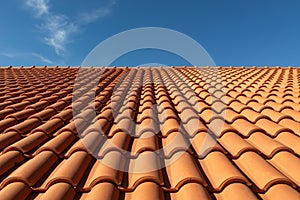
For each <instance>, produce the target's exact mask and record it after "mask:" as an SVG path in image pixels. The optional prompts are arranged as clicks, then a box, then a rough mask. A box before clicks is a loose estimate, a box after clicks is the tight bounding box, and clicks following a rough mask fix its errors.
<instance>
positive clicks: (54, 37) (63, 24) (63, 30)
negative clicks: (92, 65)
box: [26, 0, 116, 56]
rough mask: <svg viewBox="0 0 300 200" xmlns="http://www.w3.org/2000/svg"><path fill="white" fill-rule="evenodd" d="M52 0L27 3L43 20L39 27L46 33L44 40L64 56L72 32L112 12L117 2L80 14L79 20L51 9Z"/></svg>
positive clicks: (29, 1)
mask: <svg viewBox="0 0 300 200" xmlns="http://www.w3.org/2000/svg"><path fill="white" fill-rule="evenodd" d="M49 2H50V0H26V5H27V6H28V7H29V8H31V9H33V11H34V12H35V13H36V17H37V18H38V19H40V20H41V21H42V23H41V24H40V25H38V27H39V28H40V29H41V30H42V31H43V32H44V33H45V36H44V42H45V43H46V44H47V45H49V46H51V47H53V48H54V50H55V53H56V54H57V55H60V56H63V55H64V53H65V52H66V45H67V44H68V43H69V42H70V37H71V35H72V34H74V33H76V32H78V31H79V29H80V27H81V26H83V25H86V24H89V23H92V22H94V21H96V20H98V19H100V18H102V17H105V16H107V15H109V14H110V13H111V7H112V6H113V5H114V4H115V3H116V2H115V0H110V3H109V4H108V5H107V6H105V7H101V8H98V9H96V10H94V11H90V12H85V13H81V14H79V17H78V19H77V21H72V20H70V19H69V18H68V17H67V16H66V15H63V14H57V13H54V12H52V11H51V10H50V6H49Z"/></svg>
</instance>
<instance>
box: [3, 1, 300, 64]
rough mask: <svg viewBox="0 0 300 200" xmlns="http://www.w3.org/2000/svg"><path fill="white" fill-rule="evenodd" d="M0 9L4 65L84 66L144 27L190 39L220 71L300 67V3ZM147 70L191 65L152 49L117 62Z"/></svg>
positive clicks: (42, 4)
mask: <svg viewBox="0 0 300 200" xmlns="http://www.w3.org/2000/svg"><path fill="white" fill-rule="evenodd" d="M0 11H1V12H0V28H1V31H0V65H1V66H8V65H13V66H20V65H23V66H32V65H36V66H40V65H51V66H53V65H64V66H69V65H70V66H78V65H81V64H82V63H83V61H84V59H85V58H86V57H87V55H88V54H89V53H90V52H91V51H92V50H93V49H94V48H95V47H96V46H97V45H98V44H100V43H101V42H103V41H105V40H106V39H108V38H110V37H112V36H114V35H116V34H118V33H121V32H123V31H127V30H130V29H135V28H142V27H159V28H167V29H171V30H174V31H177V32H180V33H182V34H185V35H186V36H188V37H190V38H192V39H193V40H195V41H196V42H197V43H199V44H200V45H202V47H203V48H204V49H205V50H206V52H207V53H208V54H209V55H210V57H211V58H212V59H213V61H214V63H215V64H216V65H218V66H299V65H300V23H299V21H300V1H299V0H288V1H284V0H251V1H242V0H186V1H178V0H172V1H169V0H163V1H162V0H160V1H159V0H152V1H141V0H131V1H125V0H10V1H1V2H0ZM152 40H153V38H151V37H149V41H150V42H151V41H152ZM132 42H133V43H134V42H135V41H132ZM172 43H174V44H175V45H177V46H179V47H181V46H180V45H181V43H180V42H178V41H172ZM121 47H122V44H117V45H116V46H114V48H121ZM108 51H113V50H111V49H108ZM109 53H111V52H109ZM112 53H113V52H112ZM99 64H101V62H100V61H99ZM148 64H149V65H177V66H179V65H180V66H181V65H191V62H190V61H189V60H187V59H186V58H183V57H180V56H179V55H176V54H174V53H172V52H168V51H164V50H159V49H151V48H146V49H140V50H135V51H132V52H129V53H127V54H125V55H120V57H118V58H117V59H116V60H114V61H113V62H112V63H111V65H116V66H138V65H148Z"/></svg>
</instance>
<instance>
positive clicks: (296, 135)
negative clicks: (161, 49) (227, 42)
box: [0, 67, 300, 200]
mask: <svg viewBox="0 0 300 200" xmlns="http://www.w3.org/2000/svg"><path fill="white" fill-rule="evenodd" d="M0 86H1V87H0V152H1V153H0V199H5V200H6V199H85V200H87V199H126V200H131V199H174V200H175V199H176V200H179V199H217V200H227V199H228V200H235V199H236V200H240V199H267V200H274V199H275V200H276V199H278V200H282V199H293V200H296V199H300V194H299V192H300V170H299V169H300V105H299V103H300V69H298V68H280V67H277V68H271V67H264V68H259V67H252V68H248V67H218V68H211V67H205V68H197V67H170V68H168V67H160V68H155V67H153V68H149V67H147V68H128V67H120V68H118V67H113V68H109V67H106V68H78V67H76V68H75V67H74V68H73V67H67V68H66V67H31V68H23V67H22V68H14V67H8V68H0Z"/></svg>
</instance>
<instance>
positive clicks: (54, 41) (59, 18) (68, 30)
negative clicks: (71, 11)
mask: <svg viewBox="0 0 300 200" xmlns="http://www.w3.org/2000/svg"><path fill="white" fill-rule="evenodd" d="M40 28H41V29H42V30H44V31H45V32H47V36H46V37H44V41H45V42H46V44H48V45H49V46H52V47H53V48H54V49H55V52H56V54H58V55H62V54H63V53H64V52H65V50H66V49H65V46H66V44H67V43H68V42H69V37H70V34H72V33H75V32H77V31H78V25H76V24H74V23H72V22H70V20H69V19H68V18H67V17H66V16H65V15H50V16H48V17H47V18H46V19H45V20H44V23H43V24H42V25H41V26H40Z"/></svg>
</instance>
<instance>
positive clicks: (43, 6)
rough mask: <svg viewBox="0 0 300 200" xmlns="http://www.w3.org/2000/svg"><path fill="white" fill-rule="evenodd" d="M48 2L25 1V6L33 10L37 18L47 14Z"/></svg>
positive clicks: (46, 0)
mask: <svg viewBox="0 0 300 200" xmlns="http://www.w3.org/2000/svg"><path fill="white" fill-rule="evenodd" d="M48 3H49V0H27V1H26V5H27V6H28V7H30V8H32V9H33V11H34V12H35V13H36V16H37V17H40V16H42V15H44V14H49V4H48Z"/></svg>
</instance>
